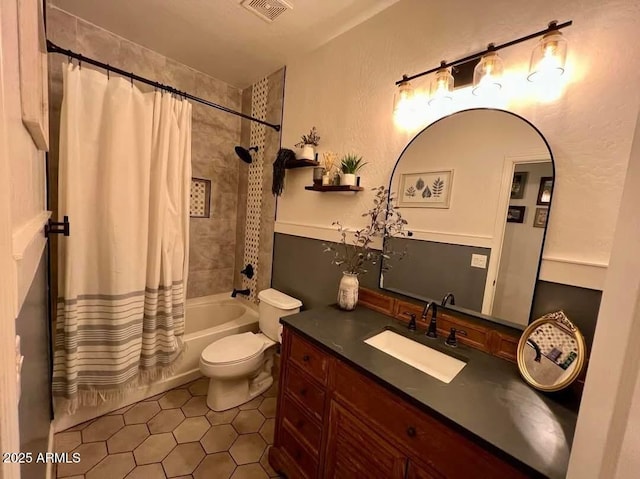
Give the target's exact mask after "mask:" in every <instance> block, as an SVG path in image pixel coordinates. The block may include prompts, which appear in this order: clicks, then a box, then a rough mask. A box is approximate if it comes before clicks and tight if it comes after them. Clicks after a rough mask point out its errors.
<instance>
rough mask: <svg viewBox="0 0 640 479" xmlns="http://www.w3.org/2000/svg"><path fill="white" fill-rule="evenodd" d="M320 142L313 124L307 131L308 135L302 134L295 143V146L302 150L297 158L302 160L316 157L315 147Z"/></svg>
mask: <svg viewBox="0 0 640 479" xmlns="http://www.w3.org/2000/svg"><path fill="white" fill-rule="evenodd" d="M319 143H320V136H319V135H318V130H316V127H315V126H314V127H313V128H311V131H309V134H308V135H302V137H301V139H300V141H299V142H298V143H296V145H295V146H296V148H301V149H302V151H301V152H300V154H299V155H298V158H299V159H302V160H315V159H316V150H315V149H316V148H317V146H318V144H319Z"/></svg>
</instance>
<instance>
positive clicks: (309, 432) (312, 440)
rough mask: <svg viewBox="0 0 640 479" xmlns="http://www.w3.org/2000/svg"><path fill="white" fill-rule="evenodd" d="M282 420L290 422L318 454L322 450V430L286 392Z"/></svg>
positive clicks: (281, 409)
mask: <svg viewBox="0 0 640 479" xmlns="http://www.w3.org/2000/svg"><path fill="white" fill-rule="evenodd" d="M280 411H282V420H283V422H286V423H288V424H287V425H288V427H289V428H290V429H294V430H295V431H296V432H298V433H299V435H300V436H301V437H303V438H304V440H305V441H306V442H307V443H308V444H309V447H310V448H311V449H312V450H313V452H315V453H316V454H317V453H318V451H319V450H320V440H321V439H322V431H321V430H320V426H318V425H317V424H316V423H315V422H314V421H312V420H311V419H309V417H308V416H307V414H305V413H304V412H303V411H302V409H301V408H299V407H298V405H297V404H296V403H295V402H294V401H293V400H292V399H291V398H290V397H289V396H287V395H286V394H285V395H284V396H283V401H282V407H281V408H280Z"/></svg>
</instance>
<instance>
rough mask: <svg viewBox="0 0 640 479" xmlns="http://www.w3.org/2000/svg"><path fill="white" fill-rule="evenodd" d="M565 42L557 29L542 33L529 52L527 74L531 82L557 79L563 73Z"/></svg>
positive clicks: (565, 56) (565, 57) (565, 54)
mask: <svg viewBox="0 0 640 479" xmlns="http://www.w3.org/2000/svg"><path fill="white" fill-rule="evenodd" d="M566 59H567V42H566V40H565V39H564V37H563V36H562V33H560V32H559V31H557V30H554V31H552V32H550V33H547V34H546V35H544V36H543V37H542V38H541V39H540V41H539V42H538V44H537V45H536V47H535V48H534V49H533V52H532V53H531V63H530V64H529V76H528V77H527V79H528V80H529V81H531V82H549V81H557V80H558V78H560V77H561V76H562V74H563V73H564V65H565V61H566Z"/></svg>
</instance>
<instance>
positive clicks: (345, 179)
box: [340, 173, 356, 186]
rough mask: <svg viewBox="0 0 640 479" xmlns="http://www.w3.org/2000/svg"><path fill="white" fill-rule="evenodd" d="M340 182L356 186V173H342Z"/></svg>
mask: <svg viewBox="0 0 640 479" xmlns="http://www.w3.org/2000/svg"><path fill="white" fill-rule="evenodd" d="M340 184H341V185H345V186H355V185H356V175H354V174H352V173H342V178H340Z"/></svg>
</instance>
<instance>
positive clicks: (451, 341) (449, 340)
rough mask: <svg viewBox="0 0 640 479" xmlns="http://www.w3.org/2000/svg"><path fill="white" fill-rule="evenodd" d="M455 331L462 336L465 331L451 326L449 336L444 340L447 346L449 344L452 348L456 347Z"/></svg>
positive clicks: (465, 333)
mask: <svg viewBox="0 0 640 479" xmlns="http://www.w3.org/2000/svg"><path fill="white" fill-rule="evenodd" d="M456 332H457V333H458V334H461V335H462V336H466V335H467V332H466V331H465V330H464V329H456V328H451V332H450V333H449V337H448V338H447V340H446V341H445V342H444V343H445V344H446V345H447V346H451V347H452V348H457V347H458V339H457V338H456Z"/></svg>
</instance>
